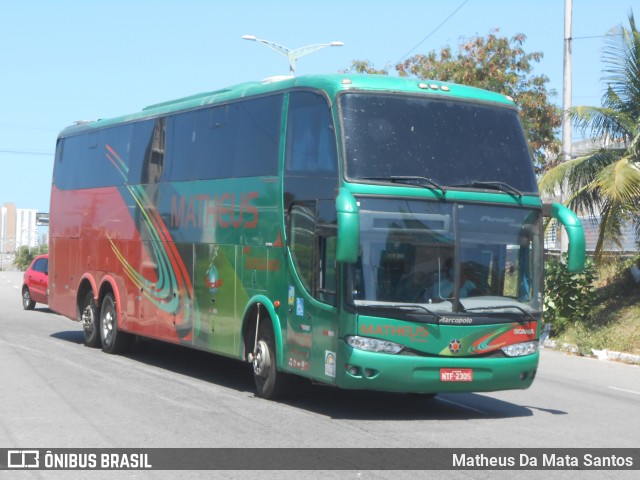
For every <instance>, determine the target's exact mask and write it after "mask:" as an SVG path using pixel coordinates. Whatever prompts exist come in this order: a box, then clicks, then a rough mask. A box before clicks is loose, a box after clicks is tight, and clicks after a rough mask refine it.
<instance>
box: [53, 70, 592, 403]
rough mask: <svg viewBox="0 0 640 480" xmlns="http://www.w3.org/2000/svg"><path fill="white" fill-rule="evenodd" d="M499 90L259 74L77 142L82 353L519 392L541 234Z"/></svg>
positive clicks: (564, 212) (534, 343) (72, 248)
mask: <svg viewBox="0 0 640 480" xmlns="http://www.w3.org/2000/svg"><path fill="white" fill-rule="evenodd" d="M545 216H547V217H549V216H550V217H553V218H556V219H557V220H558V221H559V223H560V224H562V225H563V226H564V227H565V229H566V231H567V234H568V237H569V240H570V249H569V268H570V269H571V270H574V271H578V270H580V269H581V268H582V265H583V263H584V234H583V232H582V227H581V225H580V222H579V220H578V219H577V217H576V216H575V215H574V214H573V212H571V211H570V210H568V209H567V208H565V207H563V206H562V205H559V204H543V203H542V202H541V200H540V197H539V194H538V189H537V184H536V177H535V174H534V171H533V168H532V161H531V157H530V152H529V150H528V148H527V143H526V141H525V137H524V134H523V130H522V127H521V124H520V122H519V119H518V113H517V110H516V107H515V105H514V103H513V101H512V100H511V99H509V98H508V97H505V96H504V95H501V94H497V93H492V92H488V91H483V90H479V89H475V88H471V87H466V86H461V85H455V84H448V83H442V82H426V83H425V82H422V81H419V80H415V79H406V78H392V77H385V76H357V75H313V76H301V77H286V78H273V79H267V80H265V81H262V82H251V83H245V84H241V85H237V86H234V87H231V88H225V89H222V90H217V91H213V92H207V93H203V94H200V95H194V96H191V97H187V98H182V99H179V100H175V101H171V102H165V103H160V104H157V105H152V106H150V107H147V108H145V109H143V110H142V111H141V112H138V113H134V114H131V115H127V116H122V117H119V118H114V119H106V120H98V121H94V122H88V123H82V124H77V125H73V126H70V127H68V128H66V129H65V130H64V131H62V132H61V134H60V135H59V138H58V142H57V148H56V156H55V166H54V173H53V186H52V194H51V217H50V270H49V272H50V274H49V276H50V280H49V282H50V287H49V288H50V295H49V303H50V307H51V309H52V310H54V311H56V312H59V313H60V314H63V315H65V316H67V317H69V318H71V319H73V320H76V321H79V322H81V323H82V326H83V331H84V338H85V344H86V345H88V346H91V347H101V348H102V349H103V350H104V351H105V352H107V353H118V352H124V351H126V350H127V349H128V348H129V347H130V345H131V342H132V340H134V339H135V338H136V337H148V338H153V339H158V340H162V341H167V342H172V343H175V344H179V345H184V346H186V347H191V348H196V349H200V350H204V351H207V352H212V353H215V354H220V355H224V356H228V357H233V358H237V359H239V360H242V361H245V362H251V363H252V364H253V372H254V377H255V384H256V389H257V393H258V395H259V396H261V397H265V398H274V397H276V396H279V395H283V394H286V392H287V389H288V387H289V386H290V381H291V380H292V378H293V377H294V376H299V377H304V378H306V379H309V380H312V381H314V382H320V383H324V384H328V385H334V386H337V387H341V388H345V389H369V390H381V391H393V392H414V393H424V394H437V393H441V392H442V393H444V392H471V391H494V390H504V389H522V388H527V387H529V386H530V385H531V383H532V381H533V379H534V377H535V375H536V369H537V367H538V359H539V351H538V346H539V338H540V331H541V314H542V295H543V292H542V286H543V218H544V217H545Z"/></svg>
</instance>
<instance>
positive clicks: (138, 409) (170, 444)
mask: <svg viewBox="0 0 640 480" xmlns="http://www.w3.org/2000/svg"><path fill="white" fill-rule="evenodd" d="M20 284H21V274H19V273H16V272H0V306H1V307H2V308H0V408H1V410H0V448H36V447H37V448H79V447H90V448H151V447H166V448H177V447H189V448H200V447H202V448H211V447H279V448H301V447H306V448H314V449H315V448H320V447H327V448H331V447H345V448H346V447H368V448H372V447H397V448H401V449H403V448H409V447H425V448H433V447H447V448H472V447H483V448H493V447H495V448H506V447H509V448H521V449H523V451H527V449H530V448H535V447H544V448H567V447H584V448H600V447H607V448H638V447H640V367H639V366H634V365H625V364H618V363H613V362H604V361H598V360H594V359H588V358H581V357H575V356H568V355H566V354H564V353H559V352H555V351H550V350H544V351H543V353H542V360H541V365H540V368H539V371H538V372H539V373H538V376H537V378H536V380H535V382H534V384H533V386H532V387H531V388H530V389H528V390H518V391H507V392H496V393H490V394H486V393H483V394H446V395H439V396H437V397H436V398H434V399H432V400H428V399H425V398H421V397H419V396H410V395H396V394H383V393H372V392H348V391H340V390H336V389H332V388H327V387H320V386H308V387H305V388H302V389H300V391H299V392H297V393H296V395H295V396H294V397H293V398H291V399H289V400H287V401H283V402H274V401H267V400H262V399H260V398H257V397H256V396H255V395H254V387H253V380H252V377H251V372H250V369H249V367H248V365H247V364H243V363H240V362H237V361H235V360H230V359H226V358H222V357H217V356H214V355H210V354H205V353H203V352H198V351H192V350H188V349H184V348H180V347H176V346H172V345H168V344H163V343H160V342H148V343H145V344H144V345H143V347H142V348H140V349H139V351H137V352H135V353H132V354H129V355H126V356H113V355H107V354H105V353H103V352H102V351H100V350H97V349H91V348H87V347H85V346H84V345H83V336H82V331H81V327H80V325H79V324H78V323H76V322H73V321H71V320H69V319H67V318H64V317H61V316H58V315H56V314H54V313H52V312H50V311H49V310H48V309H47V308H46V307H44V306H42V305H36V309H35V310H33V311H24V310H23V309H22V305H21V298H20ZM4 473H7V475H8V474H11V475H15V478H76V477H77V478H86V477H87V475H86V472H85V473H83V472H45V471H31V472H0V477H2V478H10V477H9V476H5V475H4ZM151 473H153V475H149V474H151ZM298 473H300V472H298ZM488 473H490V472H487V471H472V470H464V471H439V472H435V474H434V475H429V478H435V477H442V478H448V479H451V478H465V479H468V478H473V479H475V478H486V477H487V475H488ZM543 473H545V472H535V471H524V472H505V471H502V472H498V473H497V475H494V476H497V477H500V478H510V477H512V476H514V475H516V474H517V476H518V478H539V476H540V474H543ZM249 474H256V472H253V473H252V472H249ZM609 474H610V475H611V478H634V477H635V475H637V471H636V472H566V471H564V472H553V471H552V472H547V473H546V474H545V476H546V477H550V478H555V476H556V475H557V476H562V477H563V478H608V475H609ZM91 475H92V478H93V477H95V478H98V477H99V476H103V477H109V478H122V477H123V476H125V475H128V478H142V477H144V478H175V477H176V476H177V475H179V476H180V478H182V479H184V478H212V476H218V477H219V478H222V477H231V478H245V477H246V476H247V472H214V473H213V474H212V473H211V472H209V473H203V472H180V473H179V474H177V472H91ZM283 475H284V477H286V478H298V477H299V478H309V477H314V478H426V476H425V474H424V472H418V474H416V473H415V472H413V473H412V472H385V471H367V469H366V468H363V469H361V470H358V471H349V472H335V471H333V472H332V471H324V472H303V473H302V474H296V473H295V472H284V473H282V472H280V473H279V472H273V471H271V472H260V477H261V478H283Z"/></svg>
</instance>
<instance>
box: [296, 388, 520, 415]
mask: <svg viewBox="0 0 640 480" xmlns="http://www.w3.org/2000/svg"><path fill="white" fill-rule="evenodd" d="M305 390H306V391H304V392H303V393H302V394H299V395H298V396H296V397H294V398H292V399H290V400H288V401H286V402H284V403H287V404H289V405H291V406H294V407H297V408H303V409H305V410H310V411H313V412H314V413H318V414H321V415H326V416H328V417H331V418H335V419H341V420H470V419H501V418H505V419H506V418H515V417H530V416H532V415H533V410H532V408H531V407H525V406H521V405H517V404H514V403H510V402H506V401H503V400H498V399H495V398H492V397H490V396H488V395H485V394H477V393H455V394H439V395H437V396H435V397H432V398H430V397H428V396H425V395H419V394H401V393H387V392H367V391H348V390H340V389H336V388H330V387H321V386H309V387H306V388H305Z"/></svg>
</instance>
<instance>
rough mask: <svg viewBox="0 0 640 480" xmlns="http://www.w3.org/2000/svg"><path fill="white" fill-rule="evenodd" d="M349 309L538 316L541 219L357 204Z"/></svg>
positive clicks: (472, 209) (442, 207) (404, 203)
mask: <svg viewBox="0 0 640 480" xmlns="http://www.w3.org/2000/svg"><path fill="white" fill-rule="evenodd" d="M358 200H359V202H360V215H361V219H360V229H361V230H360V256H359V258H358V261H357V262H356V264H354V265H352V266H350V274H349V275H348V279H349V288H350V290H349V292H350V295H351V299H350V301H351V302H353V304H355V306H356V307H357V306H368V307H375V306H380V307H384V308H388V306H389V304H392V305H397V306H400V307H402V305H405V304H413V305H416V304H419V305H423V306H424V307H426V308H427V309H428V311H432V312H438V311H440V312H467V313H468V314H473V313H482V314H486V313H487V312H491V311H493V312H502V313H504V312H505V311H509V310H511V313H518V312H520V313H526V314H533V313H539V311H540V310H541V302H542V294H541V288H542V267H541V265H542V260H541V255H542V240H541V238H542V235H541V232H542V227H541V213H540V212H539V211H538V210H533V209H527V208H513V207H502V206H487V205H467V204H453V203H452V204H443V203H437V202H433V201H423V200H389V199H379V198H364V197H363V198H359V199H358Z"/></svg>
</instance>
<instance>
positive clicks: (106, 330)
mask: <svg viewBox="0 0 640 480" xmlns="http://www.w3.org/2000/svg"><path fill="white" fill-rule="evenodd" d="M114 322H115V315H114V314H113V308H111V305H109V306H108V307H107V308H106V312H105V313H104V316H103V317H102V322H101V323H102V339H103V341H104V343H105V344H106V345H111V340H112V339H113V324H114Z"/></svg>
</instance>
